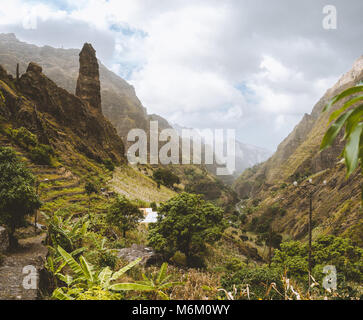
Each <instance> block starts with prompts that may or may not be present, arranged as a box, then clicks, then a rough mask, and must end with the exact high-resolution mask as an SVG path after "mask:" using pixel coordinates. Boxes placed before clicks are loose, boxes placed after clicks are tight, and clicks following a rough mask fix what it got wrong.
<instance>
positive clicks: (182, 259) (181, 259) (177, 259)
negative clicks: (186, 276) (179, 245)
mask: <svg viewBox="0 0 363 320" xmlns="http://www.w3.org/2000/svg"><path fill="white" fill-rule="evenodd" d="M170 260H171V261H172V262H173V263H174V264H176V265H178V266H183V267H185V266H186V265H187V257H186V256H185V254H184V253H182V252H180V251H177V252H175V253H174V255H173V257H172V258H171V259H170Z"/></svg>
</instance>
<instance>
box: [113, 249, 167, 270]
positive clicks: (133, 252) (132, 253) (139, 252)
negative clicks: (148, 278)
mask: <svg viewBox="0 0 363 320" xmlns="http://www.w3.org/2000/svg"><path fill="white" fill-rule="evenodd" d="M117 256H118V257H119V258H122V259H125V260H126V261H128V262H131V261H134V260H136V259H138V258H141V261H140V264H142V265H146V266H149V265H153V264H158V263H160V262H161V261H162V258H161V256H160V255H159V254H157V253H155V252H154V251H153V249H152V248H149V247H145V246H142V245H137V244H133V245H132V246H131V247H130V248H123V249H120V250H119V251H118V253H117Z"/></svg>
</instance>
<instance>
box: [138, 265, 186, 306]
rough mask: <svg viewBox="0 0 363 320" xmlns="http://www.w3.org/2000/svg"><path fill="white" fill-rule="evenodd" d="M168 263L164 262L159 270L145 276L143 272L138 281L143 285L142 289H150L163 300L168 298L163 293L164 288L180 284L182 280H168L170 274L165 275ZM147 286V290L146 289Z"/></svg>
mask: <svg viewBox="0 0 363 320" xmlns="http://www.w3.org/2000/svg"><path fill="white" fill-rule="evenodd" d="M167 268H168V264H167V263H166V262H164V263H163V264H162V266H161V268H160V270H159V272H158V273H157V274H156V275H154V276H150V277H147V276H146V275H145V274H144V273H143V274H142V277H143V279H144V280H143V281H138V283H139V284H141V285H143V286H145V290H144V291H152V292H155V293H157V294H158V295H159V296H160V297H161V298H162V299H163V300H169V296H168V295H167V294H166V293H165V290H167V289H170V288H172V287H174V286H178V285H182V284H183V282H168V280H169V279H170V278H171V275H169V276H167ZM147 288H149V290H147Z"/></svg>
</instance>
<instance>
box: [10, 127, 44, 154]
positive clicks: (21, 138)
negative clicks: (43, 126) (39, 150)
mask: <svg viewBox="0 0 363 320" xmlns="http://www.w3.org/2000/svg"><path fill="white" fill-rule="evenodd" d="M9 134H10V137H11V138H12V139H13V140H14V142H15V143H16V144H18V145H19V146H20V147H23V148H24V149H26V150H29V149H30V147H35V146H36V145H37V144H38V139H37V136H36V135H34V134H32V133H31V132H30V131H29V130H28V129H26V128H24V127H20V128H19V129H9Z"/></svg>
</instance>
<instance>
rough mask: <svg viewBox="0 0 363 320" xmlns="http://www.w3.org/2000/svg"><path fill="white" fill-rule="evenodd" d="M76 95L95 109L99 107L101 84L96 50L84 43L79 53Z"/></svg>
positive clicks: (99, 109)
mask: <svg viewBox="0 0 363 320" xmlns="http://www.w3.org/2000/svg"><path fill="white" fill-rule="evenodd" d="M76 96H77V97H79V98H81V99H82V100H83V101H85V102H87V103H88V104H89V106H90V107H92V108H94V109H95V110H97V111H100V112H101V111H102V109H101V84H100V73H99V67H98V62H97V58H96V51H95V49H93V47H92V45H91V44H89V43H85V44H84V45H83V48H82V50H81V52H80V53H79V75H78V80H77V87H76Z"/></svg>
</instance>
